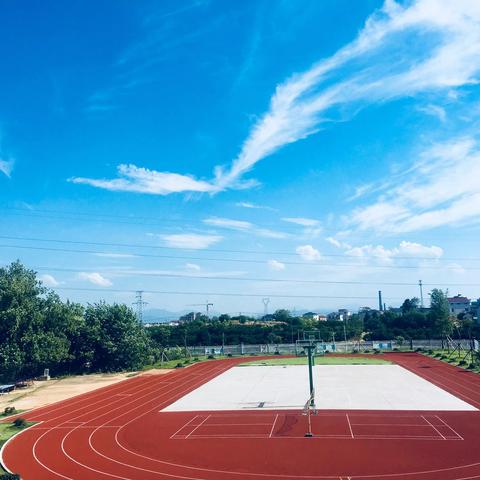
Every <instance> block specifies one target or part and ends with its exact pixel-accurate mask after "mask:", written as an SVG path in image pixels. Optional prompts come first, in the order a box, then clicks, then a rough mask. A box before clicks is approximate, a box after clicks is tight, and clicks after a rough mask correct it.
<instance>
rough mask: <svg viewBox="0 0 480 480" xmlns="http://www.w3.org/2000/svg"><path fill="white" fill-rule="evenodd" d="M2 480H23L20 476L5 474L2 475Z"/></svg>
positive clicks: (0, 477)
mask: <svg viewBox="0 0 480 480" xmlns="http://www.w3.org/2000/svg"><path fill="white" fill-rule="evenodd" d="M0 480H21V479H20V475H17V474H16V473H4V474H3V475H0Z"/></svg>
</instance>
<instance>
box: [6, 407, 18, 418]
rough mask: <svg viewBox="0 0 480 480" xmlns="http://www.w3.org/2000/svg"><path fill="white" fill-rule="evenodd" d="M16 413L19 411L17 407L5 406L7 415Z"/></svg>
mask: <svg viewBox="0 0 480 480" xmlns="http://www.w3.org/2000/svg"><path fill="white" fill-rule="evenodd" d="M15 413H17V409H16V408H15V407H5V410H4V411H3V414H4V415H5V416H7V415H14V414H15Z"/></svg>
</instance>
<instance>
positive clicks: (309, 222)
mask: <svg viewBox="0 0 480 480" xmlns="http://www.w3.org/2000/svg"><path fill="white" fill-rule="evenodd" d="M282 220H283V221H284V222H289V223H294V224H296V225H301V226H302V227H316V226H318V225H320V222H319V221H318V220H314V219H313V218H304V217H286V218H282Z"/></svg>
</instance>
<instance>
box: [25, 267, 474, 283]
mask: <svg viewBox="0 0 480 480" xmlns="http://www.w3.org/2000/svg"><path fill="white" fill-rule="evenodd" d="M31 268H33V269H34V270H40V271H50V272H71V273H82V272H85V270H88V269H83V270H82V269H77V268H62V267H47V266H32V267H31ZM99 270H100V271H101V272H102V273H103V274H104V275H123V276H125V275H128V276H131V277H132V276H133V277H159V278H188V279H199V280H222V281H223V280H227V281H228V280H230V281H240V282H273V283H302V284H305V283H306V284H320V285H383V286H397V287H398V286H406V287H412V286H415V287H416V286H417V285H418V283H415V282H365V281H354V280H303V279H293V278H262V277H227V276H218V275H189V274H184V273H158V272H145V271H140V272H137V271H132V270H105V269H99ZM422 285H423V286H429V287H435V286H443V285H445V284H444V283H422ZM448 286H450V287H480V283H449V284H448Z"/></svg>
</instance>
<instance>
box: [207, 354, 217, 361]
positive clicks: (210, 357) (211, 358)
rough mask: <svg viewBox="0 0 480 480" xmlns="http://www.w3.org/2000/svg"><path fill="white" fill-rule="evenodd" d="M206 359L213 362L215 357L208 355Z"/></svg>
mask: <svg viewBox="0 0 480 480" xmlns="http://www.w3.org/2000/svg"><path fill="white" fill-rule="evenodd" d="M207 358H208V359H209V360H213V359H214V358H215V355H212V354H210V355H209V356H208V357H207Z"/></svg>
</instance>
